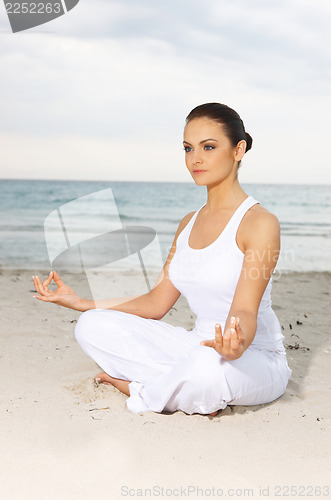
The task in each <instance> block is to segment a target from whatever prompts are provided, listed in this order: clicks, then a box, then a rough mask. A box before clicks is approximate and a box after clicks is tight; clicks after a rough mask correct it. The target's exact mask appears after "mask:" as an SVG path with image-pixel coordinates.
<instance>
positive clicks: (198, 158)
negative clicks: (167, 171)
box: [192, 152, 202, 165]
mask: <svg viewBox="0 0 331 500" xmlns="http://www.w3.org/2000/svg"><path fill="white" fill-rule="evenodd" d="M192 163H193V165H196V164H197V163H202V158H201V154H200V153H196V152H194V153H193V158H192Z"/></svg>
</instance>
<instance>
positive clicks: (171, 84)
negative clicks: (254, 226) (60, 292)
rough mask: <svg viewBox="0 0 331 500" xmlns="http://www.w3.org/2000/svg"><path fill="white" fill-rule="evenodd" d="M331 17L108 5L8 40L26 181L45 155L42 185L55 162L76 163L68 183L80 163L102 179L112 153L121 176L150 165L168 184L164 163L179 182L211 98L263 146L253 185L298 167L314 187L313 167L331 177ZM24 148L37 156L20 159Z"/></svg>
mask: <svg viewBox="0 0 331 500" xmlns="http://www.w3.org/2000/svg"><path fill="white" fill-rule="evenodd" d="M330 11H331V7H330V5H329V4H328V3H326V2H323V1H322V0H317V1H316V2H314V3H312V2H309V1H308V0H303V1H302V2H298V1H296V0H288V1H286V2H285V1H279V2H277V3H276V4H274V3H272V2H268V1H266V0H263V1H262V0H251V1H250V2H244V0H233V1H232V2H224V1H223V2H222V1H219V0H210V1H208V2H202V1H201V0H199V1H187V0H183V1H181V2H175V1H173V0H171V1H170V0H169V1H168V2H155V1H152V0H145V1H144V2H141V3H140V4H137V2H136V1H133V0H127V1H126V2H125V3H124V2H114V1H111V0H105V1H102V0H95V1H93V2H92V1H90V2H88V1H85V2H80V3H79V4H78V5H77V7H75V9H73V10H72V11H70V12H69V13H68V14H67V15H65V16H63V17H61V18H58V19H57V20H55V21H53V22H52V23H48V24H46V25H44V26H40V27H39V28H35V29H34V30H30V31H29V32H26V33H23V32H22V33H18V34H16V35H12V34H8V35H4V34H2V36H1V38H0V45H1V49H2V50H1V56H0V67H1V81H2V93H1V95H0V105H1V109H2V115H1V116H2V122H1V126H0V130H1V131H2V134H3V138H4V139H5V146H4V150H3V155H4V157H5V158H6V162H7V166H8V168H10V171H11V172H15V171H17V172H19V175H22V169H23V168H25V169H26V170H27V172H29V171H31V168H30V166H33V171H34V172H35V175H37V171H36V170H35V166H36V164H35V163H33V158H35V155H34V154H33V152H34V151H36V150H38V149H39V150H40V151H42V152H43V154H42V161H41V160H40V162H39V161H38V162H37V164H38V169H39V168H40V170H38V171H40V175H43V170H42V165H43V164H45V163H47V162H49V164H51V165H54V166H55V165H56V164H57V165H60V164H65V161H63V160H64V159H65V158H70V161H69V164H70V165H71V167H70V166H69V167H68V170H64V171H63V173H61V175H65V174H66V173H68V172H72V173H71V178H74V177H73V176H76V175H77V176H78V175H79V173H78V172H79V165H81V166H82V168H83V169H84V171H85V170H86V171H89V172H91V165H93V163H94V164H95V163H96V162H97V163H98V165H99V166H100V168H99V167H96V168H95V170H93V171H92V175H93V173H94V174H95V175H98V176H99V178H103V176H102V172H107V170H106V168H107V165H108V163H107V161H104V156H103V155H105V157H107V156H109V155H110V157H112V158H114V161H115V162H116V164H119V163H120V164H121V170H122V171H121V175H122V177H121V178H122V179H124V178H125V176H126V177H127V178H128V179H133V178H136V177H135V176H136V175H137V178H140V173H137V170H135V169H134V168H132V165H133V164H134V163H135V162H136V163H137V164H139V165H140V167H139V168H141V166H142V167H144V165H145V167H146V162H148V168H145V169H144V170H143V173H144V175H145V172H150V175H152V177H153V179H154V180H155V177H154V175H155V162H157V163H158V165H160V168H161V170H160V175H162V176H164V177H162V178H163V180H166V177H167V174H166V173H165V172H166V169H167V168H168V169H169V164H171V162H174V165H177V162H179V161H180V162H182V156H179V153H178V151H179V150H177V149H176V151H175V150H174V149H173V148H175V147H177V145H178V147H180V143H181V136H182V128H183V125H184V118H185V116H186V114H187V113H188V112H189V111H190V109H192V107H194V106H196V105H197V104H199V103H201V102H208V101H221V102H225V103H227V104H228V105H230V106H232V107H234V108H235V109H236V110H237V111H238V112H239V113H240V114H241V116H242V117H243V119H244V121H245V124H246V128H247V130H248V131H250V132H252V135H253V136H254V141H255V142H254V147H255V148H257V147H258V148H259V149H258V150H256V153H253V151H252V152H250V155H251V156H250V158H255V159H256V161H257V164H256V167H255V166H253V165H252V169H253V170H254V169H255V168H256V169H257V170H256V173H254V179H255V178H259V175H260V179H265V181H266V182H268V179H269V180H270V179H271V180H272V181H273V182H276V181H277V179H278V181H279V182H281V179H284V181H287V180H288V179H289V176H288V171H289V170H288V166H289V165H291V166H293V165H294V166H293V182H294V179H295V178H298V174H299V172H301V174H302V169H305V171H307V172H308V173H307V176H306V179H307V182H309V179H310V178H311V179H312V182H314V181H315V180H316V176H315V175H312V173H311V169H310V170H309V165H310V164H311V162H313V161H314V162H315V163H317V167H316V168H317V171H319V172H320V174H319V175H320V176H326V177H327V176H328V175H330V174H328V172H326V169H325V168H324V166H322V165H325V161H323V159H322V157H321V156H319V154H320V153H319V152H318V151H319V149H320V146H319V145H320V143H321V141H323V140H324V141H326V140H328V133H329V132H328V131H329V129H330V120H329V119H328V114H327V112H326V111H327V110H328V109H330V90H329V89H330V69H329V68H330V49H329V47H330V46H331V43H330V42H331V40H330V34H329V30H328V17H329V15H330ZM1 22H2V21H1ZM3 25H4V23H3V22H2V24H1V28H2V27H3ZM272 141H273V142H274V144H273V145H272V146H271V145H270V144H271V142H272ZM302 141H303V142H304V148H303V147H302ZM15 143H16V144H24V147H22V148H20V150H17V151H15V154H14V155H13V154H12V149H11V148H13V147H14V144H15ZM298 143H299V144H301V146H300V151H299V153H298V152H296V153H295V154H294V153H293V144H298ZM29 144H30V146H29ZM70 144H71V146H70ZM107 144H108V145H107ZM116 144H117V146H116ZM79 145H80V146H79ZM169 148H170V149H169ZM171 148H172V151H173V153H171V152H169V151H171ZM255 148H253V149H255ZM93 151H94V153H93ZM114 151H116V153H115V154H114V153H113V152H114ZM296 151H297V150H296ZM75 152H76V153H75ZM82 152H84V153H82ZM151 152H153V154H152V153H151ZM112 155H113V156H112ZM162 155H164V157H165V158H166V159H164V158H163V157H162ZM138 156H139V160H137V157H138ZM123 158H126V160H125V161H126V163H125V161H124V160H123ZM153 158H155V161H153ZM266 158H267V159H268V162H269V163H270V162H271V164H272V176H271V177H270V175H269V176H268V175H266V173H265V159H266ZM250 161H251V160H249V159H248V156H247V163H249V162H250ZM144 162H145V163H144ZM181 164H182V163H181ZM167 165H168V167H167ZM277 165H278V166H277ZM94 166H95V165H94ZM54 168H55V167H54ZM93 168H94V167H93ZM59 169H60V167H59ZM70 169H72V170H70ZM100 169H101V170H100ZM102 169H104V170H102ZM252 169H251V172H252V171H253V170H252ZM178 171H179V170H178V168H177V166H171V168H170V173H171V177H172V178H173V179H174V180H175V179H176V178H177V179H181V180H183V178H184V177H183V176H182V174H178ZM52 172H53V174H54V175H55V171H54V170H53V168H52ZM140 172H141V171H140ZM309 172H310V173H309ZM164 174H165V175H164ZM314 174H316V172H315V173H314ZM59 175H60V171H59ZM86 175H87V174H86ZM116 175H117V174H116ZM185 175H186V174H185ZM242 175H243V176H244V175H246V174H244V173H243V174H242ZM305 175H306V174H305ZM176 176H177V177H176ZM61 178H63V177H61ZM105 178H107V176H106V177H105ZM185 178H186V177H185ZM301 178H302V177H301ZM328 179H329V182H330V181H331V178H330V177H329V178H328ZM255 182H256V180H255Z"/></svg>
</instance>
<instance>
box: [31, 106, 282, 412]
mask: <svg viewBox="0 0 331 500" xmlns="http://www.w3.org/2000/svg"><path fill="white" fill-rule="evenodd" d="M251 145H252V138H251V136H250V135H249V134H248V133H246V131H245V127H244V124H243V122H242V120H241V118H240V116H239V115H238V113H236V112H235V111H234V110H233V109H231V108H229V107H228V106H226V105H224V104H220V103H208V104H203V105H200V106H197V107H196V108H194V109H193V110H192V111H191V112H190V114H189V115H188V116H187V118H186V125H185V130H184V149H185V160H186V166H187V168H188V170H189V172H190V174H191V175H192V177H193V179H194V181H195V183H196V184H197V185H199V186H206V187H207V195H208V196H207V202H206V203H205V204H204V205H203V206H202V207H200V208H199V210H198V211H197V212H191V213H189V214H187V215H186V216H185V217H184V218H183V219H182V221H181V222H180V224H179V226H178V229H177V232H176V235H175V238H174V241H173V244H172V247H171V250H170V252H169V256H168V258H167V260H166V262H165V265H164V268H163V270H162V272H161V274H160V276H159V278H158V280H157V282H156V284H155V285H154V288H153V289H152V290H151V291H150V292H149V293H147V294H144V295H140V296H137V297H130V298H123V299H109V300H102V301H93V300H85V299H82V298H80V297H78V296H77V295H76V294H75V292H74V291H73V290H71V289H70V288H69V287H68V286H66V285H65V284H64V283H63V282H62V280H61V279H60V277H59V276H58V274H57V273H56V272H55V271H53V272H52V273H51V274H50V276H49V277H48V278H47V279H46V280H45V281H44V283H41V280H40V278H38V277H34V284H35V287H36V290H37V292H38V293H39V295H37V296H36V298H38V299H40V300H42V301H45V302H55V303H57V304H60V305H62V306H64V307H70V308H72V309H76V310H78V311H84V312H83V314H82V315H81V316H80V317H79V320H78V322H77V326H76V330H75V335H76V338H77V341H78V342H79V344H80V345H81V347H82V348H83V350H84V351H85V352H86V353H87V354H88V355H89V356H91V357H92V358H93V359H94V360H95V361H96V362H97V363H98V365H99V366H100V367H101V368H102V369H103V370H104V372H102V373H100V374H99V375H98V376H97V377H96V381H97V382H99V383H105V384H111V385H113V386H115V387H116V388H117V389H119V390H120V391H121V392H122V393H124V394H126V395H127V396H129V398H128V399H127V400H126V404H127V407H128V409H129V410H130V411H132V412H135V413H136V412H145V411H155V412H162V411H169V412H173V411H176V410H178V409H179V410H182V411H184V412H185V413H188V414H192V413H201V414H210V415H213V416H214V415H216V414H217V413H218V410H220V409H224V408H225V407H226V406H227V405H228V404H231V405H257V404H263V403H268V402H271V401H274V400H275V399H277V398H279V397H280V396H281V395H282V394H283V393H284V391H285V389H286V386H287V383H288V380H289V377H290V376H291V373H292V370H291V369H290V368H289V367H288V364H287V359H286V351H285V348H284V345H283V339H284V336H283V334H282V332H281V326H280V324H279V321H278V319H277V317H276V315H275V313H274V311H273V309H272V307H271V300H270V292H271V282H272V273H273V270H274V268H275V266H276V263H277V260H278V256H279V251H280V226H279V221H278V219H277V217H276V216H275V215H273V214H272V213H270V212H269V211H268V210H266V209H265V208H263V207H262V206H261V204H260V203H259V202H258V201H257V200H255V199H254V198H253V197H252V196H249V195H247V194H246V193H245V191H244V190H243V189H242V187H241V186H240V184H239V181H238V168H239V166H240V162H241V159H242V158H243V156H244V154H245V152H247V151H248V150H249V149H250V148H251ZM52 279H54V281H55V283H56V285H57V290H56V291H54V292H52V291H50V290H49V288H48V285H49V283H50V282H51V280H52ZM181 293H182V294H183V295H184V296H185V297H186V298H187V300H188V303H189V305H190V307H191V309H192V311H193V312H194V313H195V314H196V315H197V320H196V323H195V328H194V329H193V330H192V331H187V330H185V329H184V328H182V327H178V326H172V325H170V324H168V323H166V322H165V321H161V320H162V318H163V317H164V315H165V314H166V313H167V312H168V311H169V310H170V309H171V308H172V307H173V305H174V304H175V303H176V301H177V300H178V298H179V296H180V294H181Z"/></svg>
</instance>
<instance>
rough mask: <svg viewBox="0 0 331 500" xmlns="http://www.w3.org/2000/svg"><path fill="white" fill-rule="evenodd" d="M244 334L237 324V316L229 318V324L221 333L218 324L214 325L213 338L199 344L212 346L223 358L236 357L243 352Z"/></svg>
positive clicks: (230, 358) (232, 358)
mask: <svg viewBox="0 0 331 500" xmlns="http://www.w3.org/2000/svg"><path fill="white" fill-rule="evenodd" d="M244 342H245V336H244V333H243V331H242V329H241V327H240V325H239V318H234V321H233V318H231V322H230V326H229V327H228V328H227V329H226V330H225V332H224V335H222V327H221V325H220V324H216V325H215V339H213V340H203V341H202V342H200V345H205V346H207V347H213V348H214V349H215V350H216V351H217V352H218V353H219V354H220V355H221V356H222V358H224V359H227V360H229V361H231V360H234V359H238V358H240V356H241V355H242V354H243V352H244V350H245V349H244Z"/></svg>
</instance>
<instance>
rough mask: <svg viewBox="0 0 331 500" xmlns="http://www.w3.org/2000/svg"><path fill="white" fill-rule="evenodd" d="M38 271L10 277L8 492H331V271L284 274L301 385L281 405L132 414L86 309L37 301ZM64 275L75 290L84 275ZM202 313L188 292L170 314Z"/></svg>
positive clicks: (280, 304) (279, 302)
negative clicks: (89, 330)
mask: <svg viewBox="0 0 331 500" xmlns="http://www.w3.org/2000/svg"><path fill="white" fill-rule="evenodd" d="M36 272H38V273H40V275H41V276H45V274H43V273H42V272H41V271H40V270H37V271H36ZM31 274H33V273H30V272H26V271H19V270H17V271H4V270H2V271H1V276H0V278H1V304H2V314H1V319H0V320H1V353H0V359H1V364H0V366H1V422H0V433H1V452H0V453H1V489H0V491H1V496H0V498H1V499H4V500H10V499H15V500H17V499H20V500H21V499H34V500H37V499H38V500H39V499H47V500H53V499H56V500H73V499H80V500H81V499H91V498H96V499H100V500H103V499H107V500H108V499H120V498H125V497H130V498H135V497H136V496H139V489H141V490H142V494H140V497H141V496H143V497H144V494H145V496H146V497H153V495H149V494H148V492H145V491H144V490H145V489H148V488H153V487H154V488H156V489H155V490H154V493H157V492H159V494H154V496H160V497H163V496H164V497H170V498H171V497H175V496H184V497H185V496H186V497H188V498H203V497H206V496H211V497H216V498H217V497H220V496H221V495H220V493H221V489H222V490H223V496H230V495H231V492H229V490H228V488H233V489H234V493H233V495H232V496H233V497H234V498H238V497H245V498H246V497H250V498H261V496H267V497H268V498H279V496H281V497H282V496H284V495H285V493H286V492H287V493H288V491H287V490H286V488H287V487H289V488H290V487H296V488H297V491H299V487H300V486H302V489H301V491H302V492H304V494H303V496H308V492H311V491H313V493H314V490H308V489H307V488H308V487H309V486H311V487H318V486H319V487H321V488H322V490H321V491H322V494H321V495H320V498H327V496H326V495H325V494H323V492H326V490H323V487H325V486H329V488H330V489H329V495H331V480H330V478H331V451H330V450H331V439H330V437H331V397H330V396H331V335H330V333H331V331H330V321H329V314H330V305H331V304H330V302H331V290H330V288H331V287H330V278H331V275H330V273H314V272H310V273H291V274H287V275H281V276H279V277H278V278H277V279H274V282H273V291H272V303H273V308H274V310H275V312H276V314H277V316H278V318H279V321H280V323H281V325H282V326H283V327H284V330H283V334H284V335H285V345H286V346H287V354H288V362H289V366H290V367H291V368H292V370H293V374H292V377H291V380H290V382H289V384H288V387H287V389H286V392H285V394H284V395H283V396H282V397H281V398H279V399H278V400H276V401H274V402H272V403H269V404H265V405H261V406H228V407H227V408H226V409H225V410H223V411H221V412H220V413H219V414H218V416H217V417H209V416H203V415H198V414H195V415H186V414H184V413H182V412H180V411H178V412H176V413H174V414H157V413H152V412H148V413H145V414H143V415H139V414H133V413H131V412H130V411H129V410H128V409H127V408H126V405H125V400H126V398H127V396H125V395H124V394H121V393H120V392H118V391H117V390H116V389H115V388H113V387H110V386H102V385H100V386H98V387H96V386H95V385H94V383H93V378H94V376H95V375H96V374H97V373H98V371H100V370H99V368H98V366H97V365H96V364H95V362H94V361H92V360H91V359H90V358H88V357H87V356H86V354H85V353H84V352H83V351H82V350H81V348H80V347H79V345H78V344H77V342H76V340H75V338H74V327H75V322H76V320H77V318H78V317H79V315H80V314H81V313H79V312H76V311H72V310H69V309H65V308H62V307H59V306H56V305H54V304H46V303H43V302H40V301H38V300H36V299H33V298H32V295H33V291H34V287H33V282H32V278H31ZM61 277H62V278H63V280H64V281H65V282H66V283H67V284H68V285H69V286H71V287H72V288H74V289H76V288H75V282H76V281H75V280H78V281H79V278H77V275H69V274H67V275H62V276H61ZM119 279H120V278H119ZM194 319H195V318H194V315H193V314H192V313H191V311H190V310H189V308H188V305H187V303H186V300H185V299H184V298H183V297H180V299H179V301H178V302H177V303H176V304H175V306H174V308H173V309H172V310H171V311H169V313H168V314H167V315H166V316H165V317H164V318H163V321H168V322H169V323H171V324H174V325H180V326H184V327H185V328H187V329H191V328H193V325H194ZM290 325H291V326H290ZM291 347H292V348H291ZM261 487H262V488H263V489H264V490H263V491H264V494H263V492H261V491H260V488H261ZM268 487H269V490H267V489H266V488H268ZM277 487H279V488H278V489H277ZM162 488H163V494H162ZM181 488H182V490H181ZM197 488H200V489H201V490H200V493H199V491H197ZM212 488H214V494H213V492H212ZM129 489H130V491H129ZM245 489H246V490H247V492H246V493H245V492H244V490H245ZM217 490H218V491H217ZM236 490H237V491H236ZM208 491H209V493H208ZM267 493H268V495H267ZM277 493H279V495H278V496H277V495H276V494H277ZM290 496H291V495H290ZM316 496H317V495H316ZM312 497H313V498H314V495H313V496H312V494H311V493H310V498H312Z"/></svg>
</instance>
